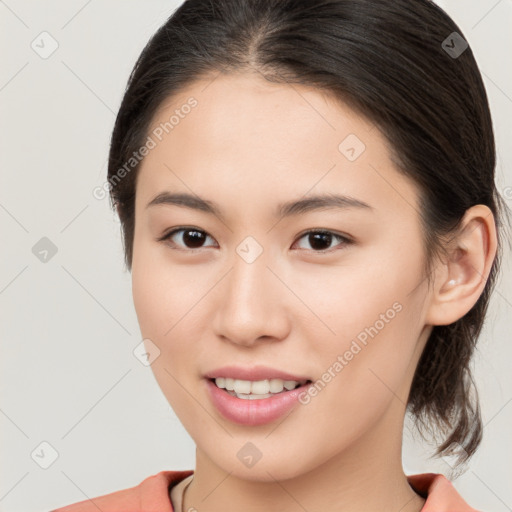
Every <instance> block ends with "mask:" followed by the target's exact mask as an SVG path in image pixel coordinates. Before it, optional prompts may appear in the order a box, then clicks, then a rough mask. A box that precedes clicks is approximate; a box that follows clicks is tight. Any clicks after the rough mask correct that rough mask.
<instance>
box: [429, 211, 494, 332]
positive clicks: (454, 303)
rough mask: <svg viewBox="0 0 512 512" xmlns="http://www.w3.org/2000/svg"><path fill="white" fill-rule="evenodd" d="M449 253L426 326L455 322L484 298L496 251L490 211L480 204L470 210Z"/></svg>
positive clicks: (441, 267) (441, 266) (439, 273)
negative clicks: (483, 294)
mask: <svg viewBox="0 0 512 512" xmlns="http://www.w3.org/2000/svg"><path fill="white" fill-rule="evenodd" d="M447 249H448V257H447V258H446V260H445V261H443V262H440V263H439V264H438V267H437V272H436V275H435V283H434V287H433V291H432V292H431V299H430V305H429V309H428V312H427V316H426V319H425V322H426V324H427V325H449V324H451V323H453V322H456V321H457V320H458V319H459V318H462V317H463V316H464V315H465V314H466V313H467V312H468V311H469V310H470V309H471V308H472V307H473V306H474V305H475V303H476V302H477V300H478V298H479V297H480V295H481V294H482V292H483V290H484V288H485V284H486V282H487V278H488V276H489V272H490V270H491V266H492V263H493V261H494V258H495V256H496V249H497V239H496V226H495V222H494V216H493V214H492V212H491V210H490V209H489V208H488V207H487V206H484V205H481V204H480V205H476V206H473V207H472V208H470V209H468V210H467V211H466V214H465V215H464V218H463V220H462V222H461V226H460V230H459V231H458V233H457V235H456V236H455V237H454V239H453V240H452V241H451V243H450V247H449V248H447Z"/></svg>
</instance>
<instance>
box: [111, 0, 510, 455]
mask: <svg viewBox="0 0 512 512" xmlns="http://www.w3.org/2000/svg"><path fill="white" fill-rule="evenodd" d="M454 32H456V33H457V34H454ZM465 45H466V42H465V40H464V37H463V35H462V31H461V30H460V29H459V28H458V26H457V25H456V24H455V23H454V22H453V21H452V20H451V19H450V17H449V16H448V15H447V14H446V13H445V12H444V11H443V10H442V9H441V8H439V7H438V6H436V5H435V4H434V3H432V2H431V1H429V0H214V1H211V0H187V1H185V2H184V3H183V4H182V5H181V6H180V7H179V8H178V9H177V10H176V11H175V12H174V13H173V15H172V16H171V17H170V18H169V19H168V20H167V21H166V22H165V24H164V25H163V26H162V27H161V28H160V29H159V30H158V31H157V32H156V33H155V34H154V35H153V37H152V38H151V39H150V41H149V42H148V44H147V45H146V47H145V48H144V50H143V51H142V53H141V55H140V57H139V58H138V60H137V62H136V64H135V67H134V69H133V71H132V73H131V75H130V78H129V81H128V85H127V88H126V91H125V94H124V98H123V100H122V103H121V106H120V109H119V113H118V115H117V119H116V123H115V127H114V130H113V134H112V141H111V147H110V155H109V164H108V182H109V184H110V194H111V199H112V202H113V205H115V206H116V207H117V211H118V213H119V217H120V220H121V223H122V230H123V237H124V247H125V260H126V264H127V267H128V268H129V269H131V261H132V252H133V236H134V223H135V218H134V210H135V189H136V177H137V168H138V165H134V166H133V170H131V172H126V171H125V172H123V173H122V179H119V176H120V173H119V170H120V169H122V168H123V166H124V169H126V162H128V161H129V160H130V158H131V157H132V155H133V153H134V151H137V150H138V148H140V147H141V146H142V145H143V144H144V141H145V140H146V138H147V136H148V130H149V127H150V123H151V121H152V118H153V116H154V115H155V113H156V111H157V109H158V108H159V107H160V106H161V105H162V104H163V102H164V101H165V100H167V99H169V97H171V96H172V95H174V94H176V93H178V92H181V91H182V90H183V89H184V88H185V87H186V86H187V85H190V84H192V83H193V82H194V81H195V80H197V79H200V78H204V77H205V76H208V75H210V74H212V73H218V72H222V73H226V74H227V73H235V72H236V73H239V72H258V73H259V74H260V75H261V76H262V77H263V78H265V79H266V80H268V81H271V82H274V83H290V84H294V83H295V84H304V85H308V86H313V87H317V88H318V89H320V90H323V91H325V92H328V93H332V94H333V95H334V97H335V98H338V99H339V100H340V101H342V102H344V103H346V104H348V105H349V106H350V107H352V108H353V109H355V110H356V111H357V112H359V113H360V114H361V115H363V116H365V117H366V118H367V119H369V120H371V122H373V123H374V124H375V125H376V126H377V127H378V128H379V129H380V130H381V131H382V133H383V134H384V135H385V136H386V137H387V139H388V141H389V144H390V149H391V151H392V155H393V159H394V162H395V163H396V166H397V168H398V169H399V170H400V171H401V172H403V174H405V175H406V176H408V177H409V178H410V179H412V180H413V181H414V182H415V183H416V184H417V185H418V188H419V190H420V200H421V211H420V212H419V213H420V217H421V222H422V227H423V232H424V238H425V254H426V260H425V261H426V268H425V271H426V277H425V278H426V279H427V280H428V281H429V282H430V269H431V263H432V261H433V258H434V256H436V255H440V254H442V253H443V251H444V250H445V248H446V241H447V237H450V236H452V235H453V234H454V233H456V231H457V228H458V226H459V224H460V221H461V219H462V217H463V215H464V213H465V212H466V210H467V209H468V208H470V207H471V206H473V205H476V204H483V205H487V206H488V207H489V208H490V209H491V211H492V212H493V214H494V216H495V220H496V225H497V228H500V227H501V225H502V221H501V218H502V212H504V211H505V210H506V205H505V203H504V201H503V200H502V198H501V196H500V195H499V194H498V192H497V190H496V187H495V183H494V168H495V143H494V135H493V128H492V122H491V117H490V112H489V105H488V100H487V96H486V92H485V88H484V85H483V82H482V78H481V75H480V72H479V70H478V67H477V64H476V62H475V59H474V56H473V53H472V51H471V48H469V47H467V48H466V47H465ZM459 53H460V54H459ZM507 213H508V212H507ZM500 241H501V237H500V230H499V229H498V242H499V249H498V255H497V257H496V259H495V261H494V262H493V265H492V269H491V271H490V273H489V275H488V276H486V277H487V283H486V286H485V289H484V291H483V293H482V295H481V296H480V298H479V299H478V301H477V303H476V304H475V305H474V307H473V308H472V309H471V310H470V311H469V312H468V313H467V314H466V315H465V316H464V317H463V318H461V319H459V320H458V321H456V322H454V323H453V324H451V325H447V326H435V327H434V329H433V331H432V334H431V336H430V338H429V340H428V342H427V344H426V347H425V350H424V352H423V354H422V356H421V359H420V361H419V364H418V367H417V369H416V373H415V376H414V379H413V382H412V386H411V390H410V395H409V399H408V410H409V411H410V412H411V413H412V414H413V416H414V417H415V418H416V424H417V426H419V427H420V432H421V429H422V428H424V429H426V430H427V431H429V433H431V434H435V433H436V432H437V433H441V434H442V436H443V438H444V441H443V442H442V444H440V446H438V448H437V450H436V454H437V455H447V454H454V455H457V458H458V461H459V462H462V461H465V460H467V459H468V458H469V457H470V456H471V455H473V453H474V452H475V451H476V449H477V447H478V445H479V443H480V441H481V438H482V430H483V427H482V420H481V416H480V408H479V404H478V395H477V393H476V388H475V386H474V382H473V380H472V375H471V371H470V360H471V357H472V354H473V352H474V349H475V344H476V341H477V338H478V336H479V334H480V331H481V329H482V326H483V322H484V317H485V313H486V310H487V306H488V303H489V298H490V293H491V290H492V288H493V286H494V283H495V278H496V274H497V270H498V266H499V261H500V249H501V243H500ZM484 277H485V276H484ZM432 425H435V426H437V427H438V428H437V431H434V430H433V429H432Z"/></svg>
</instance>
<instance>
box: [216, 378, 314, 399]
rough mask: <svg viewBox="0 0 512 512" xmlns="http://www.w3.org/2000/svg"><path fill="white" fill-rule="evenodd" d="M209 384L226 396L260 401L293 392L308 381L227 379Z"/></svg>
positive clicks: (308, 382) (308, 381) (220, 379)
mask: <svg viewBox="0 0 512 512" xmlns="http://www.w3.org/2000/svg"><path fill="white" fill-rule="evenodd" d="M209 380H210V382H212V383H213V384H215V385H216V386H217V388H219V389H222V390H223V391H224V392H226V393H227V394H229V395H231V396H233V397H236V398H240V399H243V400H261V399H264V398H271V397H273V396H278V395H280V394H283V393H287V392H288V391H293V390H294V389H297V388H298V387H301V386H304V385H307V384H310V383H311V382H312V381H311V380H309V379H306V380H301V381H293V380H289V381H288V380H283V379H264V380H259V381H249V380H241V379H232V378H227V377H217V378H210V379H209Z"/></svg>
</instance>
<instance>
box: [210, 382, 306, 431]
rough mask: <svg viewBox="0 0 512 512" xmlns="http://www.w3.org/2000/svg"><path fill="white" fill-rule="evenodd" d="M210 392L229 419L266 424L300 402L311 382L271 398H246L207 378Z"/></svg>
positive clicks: (221, 411) (238, 421)
mask: <svg viewBox="0 0 512 512" xmlns="http://www.w3.org/2000/svg"><path fill="white" fill-rule="evenodd" d="M206 385H207V388H208V393H209V394H210V398H211V399H212V402H213V404H214V405H215V407H216V408H217V410H218V411H219V412H220V413H221V414H222V415H223V416H224V417H225V418H227V419H228V420H231V421H234V422H235V423H239V424H240V425H264V424H265V423H270V422H271V421H274V420H277V419H278V418H280V417H281V416H283V415H284V414H286V413H287V412H288V411H290V410H291V409H293V407H294V406H295V405H296V404H297V403H298V398H299V395H300V394H301V393H302V392H304V391H305V390H306V389H307V388H308V387H309V386H310V385H311V383H310V382H308V383H307V384H304V385H302V386H299V387H298V388H295V389H292V390H291V391H283V392H282V393H278V394H276V395H275V396H271V397H269V398H259V399H255V400H245V399H243V398H237V397H236V396H231V395H230V394H229V393H227V392H226V390H224V389H220V388H219V387H217V385H216V384H215V382H212V381H211V380H209V379H206Z"/></svg>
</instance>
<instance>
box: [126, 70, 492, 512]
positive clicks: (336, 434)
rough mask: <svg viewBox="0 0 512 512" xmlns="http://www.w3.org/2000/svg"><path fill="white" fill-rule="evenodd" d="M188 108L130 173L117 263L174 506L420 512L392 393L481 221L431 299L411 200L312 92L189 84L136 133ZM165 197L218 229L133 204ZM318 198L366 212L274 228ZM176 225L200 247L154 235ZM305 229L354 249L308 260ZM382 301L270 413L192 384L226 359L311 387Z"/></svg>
mask: <svg viewBox="0 0 512 512" xmlns="http://www.w3.org/2000/svg"><path fill="white" fill-rule="evenodd" d="M190 97H194V98H195V99H196V100H197V102H198V104H197V106H195V107H194V108H193V109H192V110H191V111H190V113H189V114H187V115H186V116H183V118H180V121H179V123H178V124H176V125H175V126H174V128H173V129H172V131H169V133H168V134H166V135H165V137H163V138H162V141H161V142H158V144H157V145H156V147H155V148H153V149H152V150H151V151H150V152H149V154H148V155H147V156H146V157H145V159H144V160H143V162H142V164H141V168H140V174H139V175H138V180H137V189H136V211H135V219H136V222H135V236H134V254H133V264H132V284H133V298H134V304H135V309H136V312H137V316H138V320H139V324H140V328H141V333H142V335H143V338H146V339H150V340H151V343H153V344H154V345H156V346H157V347H158V349H159V350H160V355H159V356H158V357H157V358H156V359H155V360H154V362H153V363H152V369H153V372H154V375H155V377H156V380H157V382H158V384H159V386H160V387H161V389H162V391H163V393H164V395H165V396H166V398H167V400H168V401H169V403H170V404H171V406H172V407H173V409H174V411H175V412H176V414H177V416H178V417H179V418H180V420H181V422H182V423H183V425H184V427H185V428H186V430H187V431H188V432H189V434H190V435H191V437H192V438H193V439H194V441H195V443H196V447H197V448H196V467H195V475H194V479H193V480H192V483H191V484H190V486H189V487H188V489H187V494H186V498H185V506H184V510H188V509H189V508H190V507H195V508H196V509H197V510H199V511H201V510H208V511H221V510H222V511H224V512H226V511H230V510H233V511H234V510H237V511H238V510H244V511H256V510H268V511H277V510H279V511H299V510H304V509H306V510H308V511H309V512H313V511H320V510H323V511H325V510H330V511H336V510H340V511H341V510H343V511H344V512H355V511H365V512H368V511H373V510H379V511H380V512H384V511H398V510H400V511H401V512H412V511H419V510H421V508H422V506H423V504H424V500H423V499H422V498H421V497H420V496H418V495H417V494H416V493H415V492H414V491H413V490H412V489H411V487H410V486H409V484H408V483H407V480H406V476H405V474H404V472H403V468H402V464H401V448H402V428H403V420H404V413H405V405H406V403H407V396H408V393H409V389H410V386H411V381H412V378H413V375H414V370H415V368H416V365H417V363H418V360H419V357H420V355H421V351H422V349H423V347H424V345H425V343H426V341H427V339H428V335H429V333H430V332H431V329H432V326H433V325H436V324H449V323H452V322H453V321H455V320H457V319H458V318H460V317H461V316H463V315H464V314H465V313H466V312H467V311H468V310H469V309H470V308H471V306H472V305H473V304H474V303H475V302H476V300H477V299H478V296H479V295H480V293H481V292H482V290H483V287H484V284H485V279H484V277H483V276H486V275H487V273H488V271H489V269H490V265H491V263H492V260H493V258H494V255H495V250H496V234H495V230H494V221H493V217H492V213H491V212H490V210H489V209H488V208H487V207H485V206H482V205H478V206H475V207H473V208H472V209H471V210H468V212H467V214H466V217H465V219H464V224H463V228H464V229H462V230H461V234H460V236H459V237H458V238H456V239H455V240H454V241H453V242H452V246H453V250H452V252H451V254H452V256H450V257H449V258H447V259H446V260H444V261H439V262H438V263H437V264H436V266H435V268H434V276H433V277H434V282H433V285H432V286H431V287H429V286H428V284H427V281H426V279H425V276H424V274H423V266H424V251H423V242H422V232H421V227H420V221H419V216H418V210H419V207H418V190H417V188H416V186H415V185H414V183H413V182H412V181H410V180H408V179H407V178H406V177H404V176H403V175H402V174H400V173H399V172H398V171H397V170H396V168H395V166H394V164H393V163H392V161H391V158H390V153H389V149H388V143H387V141H386V139H385V138H384V137H383V135H382V134H381V133H380V132H379V130H378V129H377V128H376V127H374V126H373V125H372V124H371V123H369V122H368V121H367V120H365V119H364V118H362V117H361V116H359V115H358V114H356V113H355V112H354V111H352V110H351V109H350V108H348V107H347V106H346V105H343V104H340V103H339V102H336V101H334V99H333V98H332V97H329V96H328V95H326V94H324V93H321V92H319V91H317V90H315V89H313V88H307V87H304V86H297V85H293V86H291V85H290V86H288V85H283V84H279V85H277V84H271V83H268V82H266V81H264V80H263V79H262V78H261V77H260V76H259V75H258V74H257V73H255V74H240V75H218V76H215V77H213V76H209V77H207V78H205V79H204V80H201V81H197V82H195V83H194V84H193V85H191V86H189V87H188V88H187V89H186V90H183V91H182V92H181V93H180V94H179V95H176V96H175V97H173V98H169V100H168V101H166V102H165V105H162V107H161V109H160V110H159V112H158V113H157V115H156V116H155V118H154V119H153V122H152V127H156V126H158V125H159V124H160V123H162V122H165V121H167V120H168V119H169V117H170V116H171V115H172V113H173V112H174V111H175V109H177V108H178V109H179V108H180V106H181V105H183V104H185V103H186V102H187V100H188V99H189V98H190ZM349 134H355V135H356V136H357V137H358V138H359V139H360V140H361V141H362V142H363V143H364V145H365V147H366V148H365V150H364V151H363V152H362V154H361V155H360V156H359V157H358V158H357V159H355V160H354V161H350V160H349V159H347V157H346V156H345V154H343V153H342V152H341V151H340V150H339V149H338V146H339V144H340V143H341V142H342V141H343V140H344V139H345V138H346V137H347V136H348V135H349ZM164 191H167V192H185V193H191V194H193V195H197V196H200V197H202V198H205V199H207V200H210V201H212V202H215V203H217V204H218V205H219V208H221V210H222V212H223V219H222V220H221V219H220V218H219V217H217V216H215V215H212V214H209V213H206V212H202V211H198V210H193V209H190V208H186V207H182V206H176V205H168V204H160V205H153V206H149V207H148V206H147V205H148V203H149V202H150V201H151V200H152V199H153V198H154V197H155V196H157V195H158V194H160V193H162V192H164ZM322 193H339V194H345V195H348V196H351V197H353V198H357V199H358V200H360V201H364V202H366V203H368V204H369V205H370V206H371V208H345V209H324V210H320V211H310V212H307V213H303V214H300V215H296V216H292V217H289V218H282V219H280V218H279V217H277V216H275V208H276V205H277V204H279V203H281V202H285V201H289V200H294V199H300V198H303V197H304V196H310V195H312V194H322ZM181 226H185V227H188V228H194V229H195V230H200V231H201V232H203V233H204V236H205V237H206V238H204V243H203V246H202V247H201V248H194V247H197V246H195V245H192V248H190V245H189V246H187V245H185V244H186V242H187V239H186V238H184V237H183V235H187V234H188V233H184V232H178V233H177V234H175V235H174V236H173V237H172V239H171V240H166V241H158V238H159V237H161V236H162V235H163V234H164V233H165V232H166V231H169V230H170V228H179V227H181ZM320 228H321V229H323V230H328V231H331V232H333V233H334V234H340V235H344V236H347V237H348V238H349V239H351V240H353V242H352V243H343V241H341V240H339V239H337V238H336V237H333V238H332V239H331V241H329V240H327V241H326V242H325V243H324V245H321V246H319V247H320V249H321V248H324V247H325V248H326V251H324V253H323V254H322V253H321V251H320V250H319V249H315V248H314V247H312V244H311V238H310V237H308V236H307V234H306V236H304V233H305V232H307V231H309V230H311V229H320ZM248 236H251V237H253V238H254V239H255V240H256V241H257V242H258V243H259V245H260V246H261V247H262V249H263V252H262V253H261V255H260V256H259V257H258V258H257V259H256V260H255V261H254V262H252V263H247V262H246V261H245V260H244V259H243V258H241V257H240V256H239V254H238V253H237V252H236V249H237V247H238V246H239V244H240V243H241V242H242V241H243V240H244V239H245V238H246V237H248ZM313 242H314V241H313ZM187 247H188V248H189V250H188V251H187V250H186V249H187ZM393 304H395V308H396V309H398V308H399V309H400V311H399V312H396V314H395V315H393V318H392V319H391V320H388V322H385V323H384V327H382V328H380V329H378V333H377V334H376V335H375V336H374V337H373V338H371V337H369V338H368V342H367V344H366V345H365V346H363V348H362V349H361V350H360V351H359V352H358V353H357V355H355V356H354V357H353V358H352V359H351V360H350V361H347V364H345V365H343V368H342V370H341V371H338V372H335V377H333V378H332V379H331V380H330V382H328V383H327V384H326V386H325V387H324V388H323V389H322V390H321V391H320V392H319V393H318V394H317V395H316V396H315V397H312V398H311V400H310V401H309V403H307V404H306V405H302V404H297V406H296V407H295V408H294V409H293V410H292V411H291V413H290V414H289V415H288V416H286V417H285V418H280V419H279V420H277V421H275V422H272V423H270V424H266V425H259V426H242V425H237V424H235V423H233V422H230V421H229V420H227V419H225V418H223V416H221V415H220V413H218V412H217V410H216V409H215V407H214V406H213V404H212V403H211V401H210V399H209V396H208V394H207V392H206V386H205V379H204V378H203V375H204V374H205V373H206V372H208V371H211V370H213V369H215V368H218V367H221V366H224V365H227V364H229V365H240V366H247V367H251V366H253V365H267V366H271V367H273V368H278V369H281V370H284V371H287V372H290V373H294V374H298V375H306V376H309V377H310V378H311V380H312V381H313V382H315V381H316V380H317V379H321V378H322V375H323V374H324V373H325V372H326V371H327V370H328V368H330V367H331V368H332V367H333V364H334V363H335V361H336V360H337V358H338V356H339V355H343V354H344V353H345V352H346V351H347V350H348V349H349V348H350V346H351V343H352V342H353V340H354V339H356V338H357V336H358V335H359V334H360V333H361V332H363V331H364V330H365V328H369V327H370V326H375V325H379V326H380V325H381V324H380V323H379V324H376V322H377V320H379V319H381V318H382V317H381V315H382V314H384V315H385V314H386V311H388V310H390V309H393ZM397 304H398V306H397ZM148 346H149V345H148ZM249 441H250V442H252V443H253V444H254V445H255V446H256V447H257V448H258V450H259V451H260V452H261V454H262V455H261V459H260V460H259V461H258V462H257V463H256V464H255V465H254V466H252V467H250V468H249V467H246V466H245V465H244V464H243V463H242V462H241V461H240V460H239V458H238V457H237V453H238V452H239V450H240V449H241V448H242V447H243V446H244V445H245V444H246V443H247V442H249Z"/></svg>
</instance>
